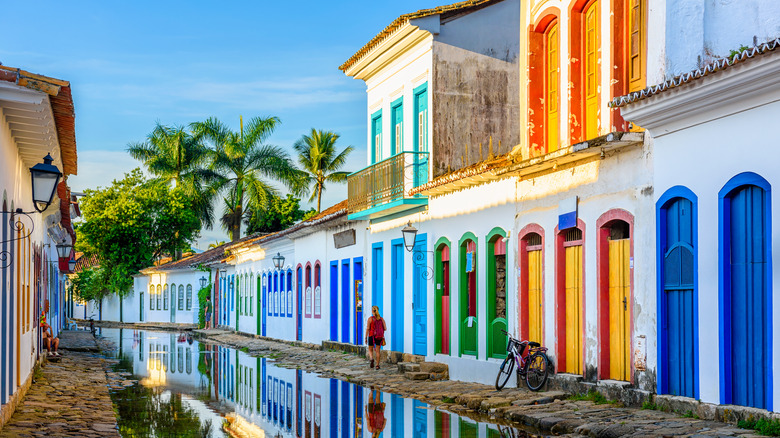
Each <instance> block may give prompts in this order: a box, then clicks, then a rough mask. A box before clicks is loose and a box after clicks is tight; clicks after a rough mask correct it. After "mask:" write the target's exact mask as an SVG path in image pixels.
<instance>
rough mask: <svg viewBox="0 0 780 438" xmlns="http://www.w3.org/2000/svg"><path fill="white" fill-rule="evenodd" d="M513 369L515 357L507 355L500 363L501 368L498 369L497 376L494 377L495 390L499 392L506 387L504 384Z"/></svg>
mask: <svg viewBox="0 0 780 438" xmlns="http://www.w3.org/2000/svg"><path fill="white" fill-rule="evenodd" d="M514 367H515V355H514V354H511V353H510V354H508V355H507V356H506V359H504V361H503V362H501V368H499V369H498V375H497V376H496V390H498V391H501V388H503V387H504V386H506V382H508V381H509V377H510V376H511V375H512V370H513V369H514Z"/></svg>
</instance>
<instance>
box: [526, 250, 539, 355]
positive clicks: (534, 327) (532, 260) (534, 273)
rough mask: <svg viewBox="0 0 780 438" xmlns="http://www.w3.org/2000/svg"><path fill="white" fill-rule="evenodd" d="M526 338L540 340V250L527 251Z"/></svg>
mask: <svg viewBox="0 0 780 438" xmlns="http://www.w3.org/2000/svg"><path fill="white" fill-rule="evenodd" d="M528 340H529V341H534V342H539V343H541V342H542V250H541V249H538V250H534V251H528Z"/></svg>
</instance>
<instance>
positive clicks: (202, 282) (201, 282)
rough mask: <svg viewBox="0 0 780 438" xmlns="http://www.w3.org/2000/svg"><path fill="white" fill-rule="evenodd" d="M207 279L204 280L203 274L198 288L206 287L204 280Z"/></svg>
mask: <svg viewBox="0 0 780 438" xmlns="http://www.w3.org/2000/svg"><path fill="white" fill-rule="evenodd" d="M207 281H208V280H206V276H205V275H204V276H203V277H200V288H201V289H203V288H204V287H206V282H207Z"/></svg>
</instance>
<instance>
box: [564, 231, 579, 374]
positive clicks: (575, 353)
mask: <svg viewBox="0 0 780 438" xmlns="http://www.w3.org/2000/svg"><path fill="white" fill-rule="evenodd" d="M565 253H566V254H565V255H566V365H565V368H564V370H565V371H566V372H567V373H572V374H582V330H583V326H582V245H574V246H569V247H566V249H565Z"/></svg>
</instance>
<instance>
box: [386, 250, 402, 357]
mask: <svg viewBox="0 0 780 438" xmlns="http://www.w3.org/2000/svg"><path fill="white" fill-rule="evenodd" d="M391 249H392V264H391V265H392V266H391V272H390V275H391V280H392V281H391V283H392V284H391V289H392V292H391V293H392V295H393V296H392V305H391V312H392V315H391V318H390V320H391V323H390V333H391V337H392V339H391V343H390V344H391V348H392V350H393V351H401V352H402V351H404V253H403V252H404V251H405V250H404V247H403V244H394V245H393V246H392V248H391Z"/></svg>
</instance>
